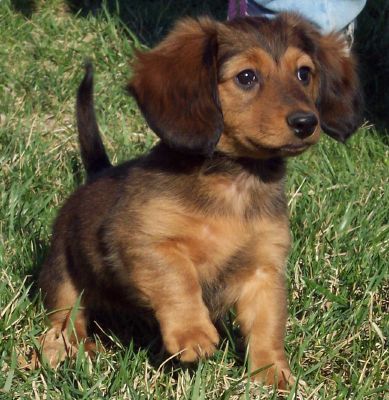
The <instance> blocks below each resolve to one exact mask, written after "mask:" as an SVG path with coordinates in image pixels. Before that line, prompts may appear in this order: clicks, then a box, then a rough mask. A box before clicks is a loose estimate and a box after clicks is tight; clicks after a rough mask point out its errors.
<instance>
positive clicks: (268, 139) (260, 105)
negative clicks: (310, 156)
mask: <svg viewBox="0 0 389 400" xmlns="http://www.w3.org/2000/svg"><path fill="white" fill-rule="evenodd" d="M318 88H319V79H318V74H317V71H316V67H315V63H314V61H313V59H312V58H311V57H310V56H309V55H308V54H307V53H305V52H304V51H302V50H301V49H299V48H297V47H294V46H289V47H287V48H286V50H285V51H284V52H283V54H281V55H280V56H279V58H278V59H277V58H275V57H273V56H272V54H270V53H269V52H267V51H266V50H264V49H262V48H259V47H256V48H250V49H248V50H246V51H243V52H242V53H240V54H238V55H236V56H234V57H232V58H231V59H230V60H229V61H227V62H225V63H224V64H223V66H222V68H221V70H220V83H219V86H218V89H219V98H220V102H221V106H222V112H223V116H224V130H223V133H222V135H221V138H220V141H219V143H218V145H217V149H219V150H220V151H222V152H225V153H228V154H230V155H231V156H235V157H239V156H246V157H253V158H267V157H274V156H288V155H295V154H299V153H301V152H302V151H303V150H305V149H306V148H307V147H308V146H309V145H312V144H314V143H316V142H317V141H318V139H319V134H320V126H319V112H318V110H317V108H316V106H315V103H316V100H317V96H318Z"/></svg>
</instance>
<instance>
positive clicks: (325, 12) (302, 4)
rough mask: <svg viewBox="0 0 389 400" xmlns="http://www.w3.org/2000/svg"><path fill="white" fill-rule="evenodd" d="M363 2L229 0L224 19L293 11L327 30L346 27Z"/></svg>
mask: <svg viewBox="0 0 389 400" xmlns="http://www.w3.org/2000/svg"><path fill="white" fill-rule="evenodd" d="M365 5H366V0H230V1H229V7H228V18H229V19H232V18H233V17H234V16H237V15H261V14H264V15H272V14H275V13H277V12H280V11H297V12H299V13H300V14H302V15H304V16H305V17H306V18H308V19H310V20H311V21H312V22H314V23H316V24H317V25H318V26H319V27H320V28H321V30H322V31H323V32H324V33H327V32H330V31H340V30H342V29H344V28H346V26H347V25H349V24H350V23H351V22H352V21H353V20H354V19H355V18H356V17H357V15H358V14H359V13H360V12H361V11H362V9H363V7H364V6H365Z"/></svg>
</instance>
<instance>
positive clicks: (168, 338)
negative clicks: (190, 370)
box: [163, 322, 219, 362]
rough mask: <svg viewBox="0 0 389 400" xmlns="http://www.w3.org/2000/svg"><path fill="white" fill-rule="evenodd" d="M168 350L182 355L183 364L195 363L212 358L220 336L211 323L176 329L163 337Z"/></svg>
mask: <svg viewBox="0 0 389 400" xmlns="http://www.w3.org/2000/svg"><path fill="white" fill-rule="evenodd" d="M163 341H164V344H165V347H166V350H167V351H168V352H169V353H171V354H175V353H180V355H179V358H180V360H181V361H182V362H194V361H197V360H199V359H200V358H205V357H209V356H211V355H212V354H213V353H214V352H215V350H216V346H217V344H218V343H219V334H218V333H217V330H216V328H215V327H214V326H213V325H212V323H210V322H204V323H202V324H196V325H193V326H188V327H185V328H184V327H175V329H172V330H170V331H167V332H166V333H165V334H164V335H163Z"/></svg>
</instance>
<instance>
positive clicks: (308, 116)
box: [286, 111, 318, 139]
mask: <svg viewBox="0 0 389 400" xmlns="http://www.w3.org/2000/svg"><path fill="white" fill-rule="evenodd" d="M286 120H287V121H288V125H289V126H290V127H291V128H292V129H293V131H294V133H295V135H296V136H298V137H299V138H300V139H304V138H306V137H308V136H311V135H312V133H313V132H314V131H315V129H316V126H317V123H318V120H317V118H316V115H315V114H313V113H308V112H303V111H297V112H294V113H292V114H289V115H288V116H287V117H286Z"/></svg>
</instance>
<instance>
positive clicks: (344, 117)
mask: <svg viewBox="0 0 389 400" xmlns="http://www.w3.org/2000/svg"><path fill="white" fill-rule="evenodd" d="M317 57H318V62H319V65H320V90H319V98H318V109H319V113H320V120H321V128H322V130H323V131H324V132H325V133H327V134H328V135H329V136H331V137H333V138H334V139H336V140H339V141H341V142H344V141H345V140H346V139H347V138H348V137H350V136H351V135H352V134H353V133H354V132H355V131H356V130H357V129H358V127H359V126H360V124H361V123H362V111H363V98H362V93H361V88H360V83H359V78H358V74H357V68H356V62H355V59H354V57H353V56H352V55H351V54H350V51H349V49H348V48H347V43H346V40H345V38H344V37H343V35H342V34H338V33H331V34H329V35H324V36H322V37H321V38H320V44H319V46H318V53H317Z"/></svg>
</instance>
